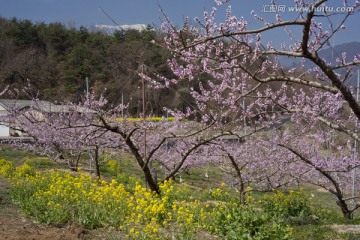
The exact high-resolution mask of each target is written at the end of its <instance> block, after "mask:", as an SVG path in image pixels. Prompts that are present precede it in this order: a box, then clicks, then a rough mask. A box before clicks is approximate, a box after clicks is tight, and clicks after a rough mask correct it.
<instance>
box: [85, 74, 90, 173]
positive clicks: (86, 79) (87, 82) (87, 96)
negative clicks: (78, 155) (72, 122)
mask: <svg viewBox="0 0 360 240" xmlns="http://www.w3.org/2000/svg"><path fill="white" fill-rule="evenodd" d="M85 83H86V101H87V104H88V103H89V78H88V77H86V78H85ZM88 152H89V157H90V176H91V175H92V154H91V150H88Z"/></svg>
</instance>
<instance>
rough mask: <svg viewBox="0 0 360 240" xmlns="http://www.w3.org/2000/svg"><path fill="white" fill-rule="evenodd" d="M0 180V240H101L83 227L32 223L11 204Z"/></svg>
mask: <svg viewBox="0 0 360 240" xmlns="http://www.w3.org/2000/svg"><path fill="white" fill-rule="evenodd" d="M3 180H4V179H0V240H49V239H51V240H75V239H76V240H77V239H82V240H87V239H103V238H102V237H101V236H96V235H94V234H93V233H91V232H90V231H88V230H86V229H85V228H83V227H78V226H65V227H50V226H48V225H45V224H38V223H34V222H33V220H32V219H30V218H27V217H25V216H24V215H23V214H22V213H21V211H20V209H19V207H18V206H16V205H15V204H13V203H12V202H11V199H10V196H9V192H8V191H9V185H8V183H6V182H4V181H3Z"/></svg>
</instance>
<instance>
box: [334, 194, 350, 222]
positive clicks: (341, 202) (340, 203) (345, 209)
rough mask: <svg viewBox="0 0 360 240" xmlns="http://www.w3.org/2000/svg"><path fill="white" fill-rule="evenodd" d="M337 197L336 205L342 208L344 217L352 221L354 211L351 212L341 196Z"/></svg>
mask: <svg viewBox="0 0 360 240" xmlns="http://www.w3.org/2000/svg"><path fill="white" fill-rule="evenodd" d="M336 197H337V199H338V200H337V201H336V204H337V205H338V206H339V207H340V209H341V212H342V214H343V216H344V217H345V218H347V219H351V213H352V211H350V210H349V208H348V206H347V204H346V202H345V201H344V200H343V199H342V197H341V196H336Z"/></svg>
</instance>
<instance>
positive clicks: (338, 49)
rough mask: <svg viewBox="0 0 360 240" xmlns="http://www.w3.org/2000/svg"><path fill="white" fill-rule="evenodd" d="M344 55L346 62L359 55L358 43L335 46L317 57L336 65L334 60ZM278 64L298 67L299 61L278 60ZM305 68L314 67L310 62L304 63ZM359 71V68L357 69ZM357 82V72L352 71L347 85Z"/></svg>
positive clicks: (321, 52)
mask: <svg viewBox="0 0 360 240" xmlns="http://www.w3.org/2000/svg"><path fill="white" fill-rule="evenodd" d="M344 52H345V53H346V61H347V62H350V61H352V60H353V59H354V56H355V55H357V54H360V42H349V43H343V44H339V45H335V46H334V47H332V48H325V49H322V50H320V51H319V56H320V57H321V58H323V59H324V60H325V61H326V62H327V63H329V64H331V65H336V64H337V62H336V59H338V58H340V59H341V58H342V54H343V53H344ZM280 62H281V63H282V65H283V66H285V67H296V66H299V65H300V61H295V62H291V61H289V59H288V58H287V57H282V58H280ZM305 67H306V68H311V67H314V64H313V63H312V62H310V61H307V62H305ZM358 69H360V68H358ZM338 73H340V74H342V75H343V74H345V70H340V71H338ZM356 82H357V70H356V69H354V70H353V72H352V74H351V76H350V77H349V79H348V80H347V81H346V84H347V85H352V86H356Z"/></svg>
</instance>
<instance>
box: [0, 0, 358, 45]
mask: <svg viewBox="0 0 360 240" xmlns="http://www.w3.org/2000/svg"><path fill="white" fill-rule="evenodd" d="M354 1H355V0H352V1H351V0H350V1H348V2H349V3H351V2H354ZM269 2H271V1H270V0H267V1H266V0H230V3H229V5H231V6H232V11H233V14H234V15H236V16H238V17H240V16H244V17H245V18H246V19H248V23H249V25H250V26H251V25H252V24H254V25H253V26H256V25H255V24H256V22H255V20H254V18H253V17H252V16H251V15H250V12H251V11H252V10H254V11H255V12H256V13H258V14H259V15H260V14H262V16H264V17H265V18H266V19H268V20H269V21H270V20H271V21H272V20H273V19H274V17H275V13H274V12H271V9H270V8H269V5H268V4H269ZM277 2H278V5H279V6H280V5H283V6H286V8H287V9H285V11H284V16H285V18H286V17H288V18H290V17H292V16H294V14H293V15H291V14H290V13H289V9H288V8H289V7H291V6H292V5H291V4H290V2H292V1H289V0H278V1H277ZM329 4H330V5H331V4H332V6H335V7H337V6H342V1H340V0H332V1H329ZM336 4H337V5H336ZM159 6H161V8H162V9H163V10H164V11H165V13H166V14H167V16H168V17H169V18H170V19H171V20H172V21H173V22H174V23H175V24H176V25H178V26H181V25H182V23H183V22H184V19H185V18H186V17H187V16H188V17H190V19H191V20H193V19H194V17H196V16H198V17H200V18H201V17H202V16H203V12H204V11H211V9H212V7H217V6H216V4H215V2H214V1H213V0H0V16H1V17H4V18H12V17H16V18H18V19H29V20H32V21H33V22H35V23H36V22H45V23H51V22H61V23H63V24H64V25H66V26H70V27H73V26H75V27H80V26H85V27H91V26H94V25H96V24H107V25H112V24H113V23H112V21H111V20H110V19H109V18H108V17H107V16H106V14H104V12H103V11H102V10H101V9H103V10H104V11H105V12H106V13H107V14H108V15H110V16H111V18H113V19H114V20H115V21H116V23H118V24H120V25H129V24H151V25H155V26H159V25H160V24H161V20H162V19H164V16H163V14H162V13H161V11H160V10H159ZM226 7H227V5H226V6H220V7H218V9H219V11H218V12H219V20H223V19H224V12H225V11H226ZM337 19H338V17H336V16H335V17H334V18H333V20H334V21H335V22H336V21H337ZM359 22H360V13H359V14H357V15H356V16H354V17H352V18H351V19H350V21H349V22H348V24H347V25H346V29H345V30H344V33H342V34H338V35H337V36H335V39H334V41H335V42H336V44H340V43H345V42H351V41H359V42H360V28H359V27H358V24H359ZM266 37H267V38H268V39H270V40H272V39H274V40H275V41H281V40H282V39H281V38H286V36H284V35H281V34H277V33H275V34H271V35H269V36H266Z"/></svg>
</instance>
